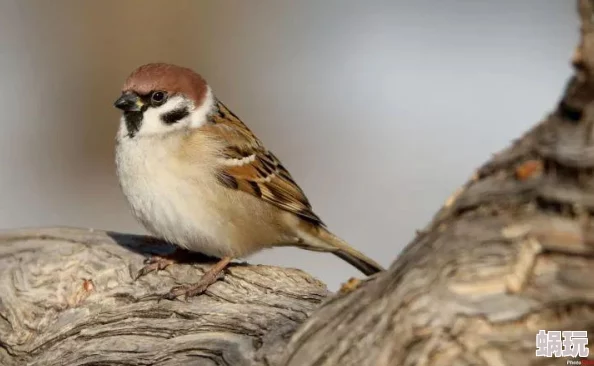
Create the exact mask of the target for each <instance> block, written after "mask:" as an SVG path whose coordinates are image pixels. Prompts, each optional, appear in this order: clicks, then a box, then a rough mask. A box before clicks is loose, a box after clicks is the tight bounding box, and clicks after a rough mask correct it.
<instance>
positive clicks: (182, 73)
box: [122, 63, 207, 106]
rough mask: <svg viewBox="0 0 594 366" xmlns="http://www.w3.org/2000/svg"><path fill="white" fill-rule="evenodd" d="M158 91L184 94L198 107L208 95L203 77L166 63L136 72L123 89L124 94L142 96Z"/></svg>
mask: <svg viewBox="0 0 594 366" xmlns="http://www.w3.org/2000/svg"><path fill="white" fill-rule="evenodd" d="M156 90H160V91H165V92H167V93H169V94H183V95H185V96H186V97H188V98H190V99H192V100H193V101H194V103H196V105H197V106H198V105H200V104H201V103H202V101H203V99H204V96H205V95H206V91H207V84H206V81H205V80H204V79H203V78H202V76H200V75H199V74H197V73H196V72H194V71H193V70H191V69H188V68H185V67H181V66H176V65H171V64H166V63H151V64H146V65H142V66H140V67H139V68H137V69H136V70H134V71H133V72H132V74H130V76H128V79H126V82H125V83H124V87H123V88H122V92H127V91H132V92H135V93H137V94H140V95H144V94H148V93H150V92H151V91H156Z"/></svg>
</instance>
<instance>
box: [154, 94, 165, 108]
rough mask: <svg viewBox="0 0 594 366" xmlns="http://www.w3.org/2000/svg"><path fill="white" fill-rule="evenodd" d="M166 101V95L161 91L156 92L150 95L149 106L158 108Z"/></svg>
mask: <svg viewBox="0 0 594 366" xmlns="http://www.w3.org/2000/svg"><path fill="white" fill-rule="evenodd" d="M165 100H167V93H165V92H162V91H156V92H153V94H151V104H152V105H153V106H160V105H161V104H163V103H165Z"/></svg>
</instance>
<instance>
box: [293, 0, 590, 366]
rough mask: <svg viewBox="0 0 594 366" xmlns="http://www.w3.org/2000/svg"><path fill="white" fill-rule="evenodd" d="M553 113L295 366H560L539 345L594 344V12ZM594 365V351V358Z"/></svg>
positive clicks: (296, 352) (299, 337)
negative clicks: (573, 339)
mask: <svg viewBox="0 0 594 366" xmlns="http://www.w3.org/2000/svg"><path fill="white" fill-rule="evenodd" d="M579 11H580V16H581V21H582V29H581V31H582V33H581V41H580V44H579V46H578V48H577V50H576V53H575V56H574V60H573V64H574V66H575V75H574V76H573V77H572V78H571V80H570V81H569V83H568V85H567V88H566V91H565V94H564V96H563V98H562V100H561V101H560V103H559V105H558V107H557V108H556V110H555V112H554V113H552V114H551V115H549V116H548V117H547V118H546V120H544V121H543V122H541V123H539V124H538V125H537V126H535V127H534V128H533V129H532V130H530V131H529V132H528V133H527V134H526V135H524V136H523V137H522V138H520V139H519V140H517V141H516V142H515V143H514V144H513V145H512V146H511V147H509V148H508V149H506V150H504V151H503V152H501V153H499V154H497V155H496V156H494V157H493V158H492V159H491V161H489V162H488V163H486V164H485V165H484V166H482V167H481V168H480V169H478V171H477V172H476V173H475V174H474V176H473V177H472V178H471V179H470V181H469V182H467V183H466V184H465V185H464V186H463V187H462V188H461V189H460V190H459V191H458V192H457V193H456V194H455V195H454V196H452V197H451V198H450V199H449V200H448V201H447V202H446V203H445V205H444V207H443V208H442V209H441V210H440V211H439V212H438V213H437V215H436V216H435V217H434V220H433V221H432V222H431V223H430V224H429V225H428V227H427V228H426V229H425V230H423V231H422V232H420V233H419V234H418V236H417V237H416V238H415V239H414V240H413V241H412V242H411V243H410V244H409V245H408V247H407V248H406V249H405V250H404V251H403V253H401V255H400V256H399V258H398V259H397V260H396V261H395V262H394V263H393V265H392V266H391V267H390V268H389V270H388V271H387V272H386V273H383V274H381V275H380V276H378V277H377V278H375V279H373V280H370V281H368V282H366V283H364V284H362V285H361V286H360V288H358V289H356V290H355V291H353V292H351V293H349V294H347V295H344V296H338V297H335V298H333V299H331V300H330V301H329V302H327V303H326V304H325V305H324V306H323V307H321V308H320V309H318V310H317V311H316V312H315V313H314V314H313V315H312V316H311V317H310V318H309V319H308V320H307V321H306V322H305V323H304V324H303V325H301V327H300V328H299V330H298V331H297V333H296V334H295V335H294V336H293V338H292V340H291V342H290V344H289V346H288V350H287V354H286V356H285V359H284V362H283V363H284V364H287V365H294V366H305V365H317V366H320V365H358V366H362V365H369V366H372V365H373V366H377V365H432V366H438V365H444V366H449V365H559V364H560V363H563V364H565V359H563V360H559V359H554V358H552V359H551V358H542V357H536V354H535V351H536V346H535V343H536V342H535V340H536V333H537V332H538V330H540V329H544V330H587V331H588V332H589V335H590V345H592V343H593V342H592V341H591V340H592V336H593V335H594V220H593V217H592V216H593V215H594V128H593V127H594V24H593V19H594V1H592V0H581V1H579ZM592 356H594V352H592V355H591V356H590V357H592Z"/></svg>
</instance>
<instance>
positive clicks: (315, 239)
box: [298, 226, 384, 276]
mask: <svg viewBox="0 0 594 366" xmlns="http://www.w3.org/2000/svg"><path fill="white" fill-rule="evenodd" d="M312 229H313V231H312V230H306V231H305V230H304V231H302V232H301V238H302V239H303V242H301V243H300V244H298V246H299V247H301V248H303V249H307V250H313V251H318V252H330V253H332V254H334V255H336V256H337V257H338V258H340V259H342V260H344V261H345V262H347V263H349V264H350V265H352V266H353V267H355V268H357V269H358V270H359V271H361V272H363V273H364V274H365V275H366V276H369V275H372V274H374V273H377V272H381V271H384V268H383V267H382V266H380V265H379V264H378V263H377V262H376V261H374V260H373V259H371V258H369V257H367V256H366V255H365V254H363V253H361V252H359V251H358V250H356V249H355V248H353V247H351V246H350V245H349V244H348V243H347V242H346V241H344V240H342V239H341V238H339V237H337V236H336V235H334V234H332V233H331V232H330V231H328V230H326V229H325V228H323V227H319V226H318V227H314V228H312Z"/></svg>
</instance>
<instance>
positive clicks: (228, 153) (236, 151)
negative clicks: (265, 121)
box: [203, 101, 325, 226]
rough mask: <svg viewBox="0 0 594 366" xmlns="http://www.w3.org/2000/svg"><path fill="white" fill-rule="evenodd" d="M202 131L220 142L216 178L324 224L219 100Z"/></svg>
mask: <svg viewBox="0 0 594 366" xmlns="http://www.w3.org/2000/svg"><path fill="white" fill-rule="evenodd" d="M210 122H211V123H209V124H208V125H207V126H203V128H204V129H205V131H207V132H209V133H210V134H212V135H213V136H216V137H218V138H220V139H221V140H222V141H223V142H224V148H223V150H222V152H221V156H220V159H221V165H220V168H219V170H218V171H217V179H218V181H219V182H220V183H221V184H222V185H224V186H225V187H227V188H230V189H235V190H240V191H243V192H245V193H248V194H251V195H252V196H255V197H258V198H260V199H262V200H264V201H265V202H268V203H270V204H273V205H274V206H276V207H278V208H280V209H283V210H285V211H288V212H291V213H293V214H295V215H297V216H299V217H301V218H302V219H304V220H306V221H309V222H311V223H313V224H315V225H319V226H325V225H324V223H323V222H322V220H321V219H320V218H319V217H318V216H317V215H316V214H315V213H314V212H313V210H312V207H311V204H310V203H309V201H308V199H307V197H306V196H305V194H304V193H303V191H302V190H301V188H300V187H299V186H298V185H297V183H295V181H294V180H293V178H292V177H291V174H290V173H289V171H288V170H287V169H286V168H285V167H284V166H283V165H282V163H281V162H280V161H279V159H278V158H277V157H276V156H274V154H273V153H272V152H270V151H268V150H267V149H266V148H265V147H264V145H263V144H262V143H261V142H260V140H259V139H258V138H257V137H256V136H255V135H254V134H253V133H252V131H250V130H249V129H248V128H247V126H246V125H245V124H244V123H243V122H242V121H241V120H240V119H239V118H238V117H237V116H236V115H235V114H233V112H231V111H230V110H229V109H228V108H227V107H226V106H225V105H224V104H223V103H221V102H220V101H217V102H216V105H215V109H214V112H213V113H212V114H211V116H210Z"/></svg>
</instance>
